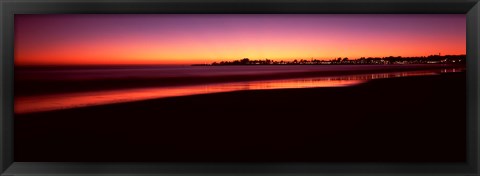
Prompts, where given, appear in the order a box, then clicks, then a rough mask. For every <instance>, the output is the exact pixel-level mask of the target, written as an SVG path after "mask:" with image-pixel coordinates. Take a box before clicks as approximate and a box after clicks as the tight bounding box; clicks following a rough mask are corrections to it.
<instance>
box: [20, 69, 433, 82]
mask: <svg viewBox="0 0 480 176" xmlns="http://www.w3.org/2000/svg"><path fill="white" fill-rule="evenodd" d="M406 67H415V68H418V67H432V65H414V66H412V65H259V66H85V67H44V68H41V67H39V68H15V79H16V80H19V81H28V80H44V81H49V80H54V81H55V80H58V81H61V80H70V81H72V80H78V81H82V80H95V79H125V78H172V77H205V76H230V75H263V74H266V75H268V74H277V73H298V72H323V71H362V70H384V69H396V68H406Z"/></svg>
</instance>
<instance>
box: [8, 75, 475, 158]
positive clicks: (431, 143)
mask: <svg viewBox="0 0 480 176" xmlns="http://www.w3.org/2000/svg"><path fill="white" fill-rule="evenodd" d="M465 124H466V74H465V72H462V73H447V74H441V75H435V76H417V77H402V78H389V79H378V80H371V81H369V82H367V83H364V84H360V85H357V86H350V87H336V88H304V89H277V90H254V91H236V92H227V93H217V94H205V95H192V96H184V97H173V98H163V99H154V100H146V101H138V102H130V103H119V104H111V105H101V106H92V107H85V108H75V109H67V110H58V111H51V112H43V113H32V114H23V115H16V116H15V133H14V134H15V137H14V139H15V160H16V161H105V162H108V161H131V162H135V161H154V162H176V161H182V162H189V161H191V162H196V161H199V162H277V161H278V162H462V161H465V159H466V128H465V126H466V125H465Z"/></svg>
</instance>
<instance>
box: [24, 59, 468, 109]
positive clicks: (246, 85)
mask: <svg viewBox="0 0 480 176" xmlns="http://www.w3.org/2000/svg"><path fill="white" fill-rule="evenodd" d="M385 67H388V68H392V69H393V68H396V67H404V66H402V65H388V66H385V65H333V66H332V65H329V66H322V65H320V66H318V65H312V66H305V65H295V66H211V67H209V66H206V67H205V66H195V67H192V66H142V67H140V66H138V67H135V66H130V67H102V68H100V67H83V68H82V67H76V68H75V67H71V68H41V69H39V68H36V69H31V68H30V69H17V70H16V73H15V79H20V80H22V81H28V80H58V81H61V80H77V81H82V80H92V79H125V78H145V77H153V78H156V77H158V78H164V77H192V76H228V75H260V74H274V73H290V72H292V73H293V72H311V71H345V70H349V71H352V70H376V69H385ZM420 67H421V65H420ZM459 71H462V70H461V69H456V68H449V69H440V68H439V69H428V70H422V71H405V72H387V73H375V74H359V75H348V76H328V77H310V78H297V79H280V80H278V79H275V80H261V81H241V82H228V83H209V84H201V85H185V86H174V87H149V88H131V89H118V90H103V91H91V92H77V93H58V94H48V95H32V96H16V97H15V113H17V114H24V113H34V112H43V111H52V110H60V109H69V108H77V107H86V106H95V105H105V104H112V103H120V102H131V101H139V100H147V99H156V98H167V97H175V96H187V95H196V94H209V93H219V92H231V91H240V90H262V89H286V88H313V87H342V86H351V85H357V84H361V83H364V82H366V81H368V80H372V79H380V78H392V77H405V76H418V75H436V74H439V73H442V72H459Z"/></svg>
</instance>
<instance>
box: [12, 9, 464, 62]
mask: <svg viewBox="0 0 480 176" xmlns="http://www.w3.org/2000/svg"><path fill="white" fill-rule="evenodd" d="M15 22H16V23H15V64H16V65H116V64H118V65H122V64H126V65H132V64H203V63H212V62H219V61H232V60H238V59H242V58H249V59H255V60H257V59H270V60H284V61H291V60H294V59H311V58H313V59H318V60H325V59H327V60H329V59H333V58H338V57H342V58H343V57H348V58H350V59H357V58H360V57H387V56H403V57H408V56H428V55H432V54H438V53H441V54H442V55H448V54H450V55H459V54H465V53H466V30H465V27H466V21H465V15H449V16H448V15H443V16H442V15H427V16H422V15H417V16H415V15H414V16H408V15H403V16H402V15H397V16H395V15H376V16H375V15H363V16H362V15H330V16H328V15H323V16H322V15H303V16H302V15H290V16H285V15H283V16H281V15H256V16H255V15H243V16H242V15H223V16H222V15H156V16H155V15H154V16H148V15H147V16H145V15H130V16H125V15H117V16H115V15H16V16H15ZM447 22H448V23H452V25H450V24H448V23H447ZM439 26H442V27H439Z"/></svg>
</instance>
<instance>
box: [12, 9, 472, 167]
mask: <svg viewBox="0 0 480 176" xmlns="http://www.w3.org/2000/svg"><path fill="white" fill-rule="evenodd" d="M14 27H15V29H14V32H15V33H14V41H15V42H14V43H15V44H14V62H15V68H14V70H15V71H14V72H15V73H14V74H15V75H14V114H15V115H14V152H15V153H14V156H15V161H17V162H209V163H210V162H303V163H304V162H395V163H400V162H402V163H404V162H450V163H451V162H465V161H466V98H467V96H466V69H465V66H466V16H465V15H464V14H408V15H407V14H348V15H347V14H16V15H15V25H14Z"/></svg>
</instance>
